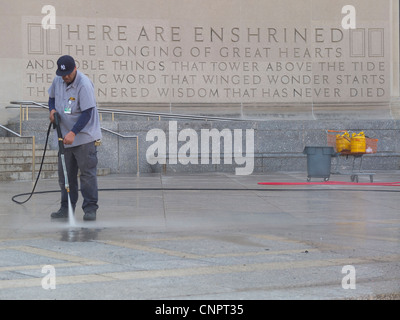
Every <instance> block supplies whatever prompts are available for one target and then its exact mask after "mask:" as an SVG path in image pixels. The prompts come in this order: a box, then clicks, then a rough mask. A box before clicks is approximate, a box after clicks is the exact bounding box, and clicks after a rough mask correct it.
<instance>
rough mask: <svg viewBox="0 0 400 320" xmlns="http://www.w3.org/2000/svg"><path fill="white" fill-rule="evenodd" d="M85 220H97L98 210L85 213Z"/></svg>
mask: <svg viewBox="0 0 400 320" xmlns="http://www.w3.org/2000/svg"><path fill="white" fill-rule="evenodd" d="M83 220H85V221H94V220H96V210H92V211H88V212H85V214H84V215H83Z"/></svg>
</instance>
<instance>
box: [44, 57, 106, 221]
mask: <svg viewBox="0 0 400 320" xmlns="http://www.w3.org/2000/svg"><path fill="white" fill-rule="evenodd" d="M57 67H58V68H57V71H56V74H57V77H55V78H54V80H53V83H52V85H51V86H50V88H49V90H48V93H49V110H50V117H49V118H50V121H51V122H54V113H56V112H57V113H58V114H59V115H60V120H61V121H60V127H61V132H62V135H63V138H64V141H63V142H64V146H65V148H64V149H65V154H64V157H65V164H66V170H67V174H68V181H69V187H70V193H69V194H70V198H71V204H72V207H73V208H74V209H75V206H76V203H77V201H78V169H79V170H80V184H81V193H82V197H83V204H82V209H83V211H84V216H83V219H84V220H96V213H97V209H98V204H97V202H98V189H97V148H96V145H97V143H96V141H97V140H100V139H101V129H100V121H99V114H98V111H97V106H96V99H95V94H94V86H93V83H92V82H91V81H90V80H89V78H88V77H87V76H85V75H84V74H83V73H81V72H80V71H79V70H77V68H76V65H75V60H74V58H72V57H71V56H68V55H65V56H62V57H60V58H59V59H58V61H57ZM58 180H59V184H60V187H61V208H60V209H59V210H58V211H57V212H53V213H52V214H51V218H55V219H56V218H64V219H65V218H68V193H67V191H66V190H65V179H64V171H63V168H62V164H61V160H60V158H59V161H58Z"/></svg>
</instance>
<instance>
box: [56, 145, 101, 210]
mask: <svg viewBox="0 0 400 320" xmlns="http://www.w3.org/2000/svg"><path fill="white" fill-rule="evenodd" d="M64 158H65V165H66V168H67V173H68V182H69V188H70V193H69V195H70V198H71V203H72V206H73V207H74V208H75V206H76V203H77V201H78V191H79V188H78V169H79V170H80V183H81V193H82V197H83V204H82V209H83V211H84V212H89V211H93V210H97V209H98V207H99V206H98V205H97V201H98V190H97V147H96V146H95V145H94V142H90V143H87V144H83V145H80V146H77V147H72V148H65V152H64ZM58 182H59V184H60V188H61V207H65V208H68V193H67V191H66V190H65V179H64V170H63V167H62V162H61V157H60V155H59V157H58Z"/></svg>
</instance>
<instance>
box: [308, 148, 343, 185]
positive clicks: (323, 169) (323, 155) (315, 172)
mask: <svg viewBox="0 0 400 320" xmlns="http://www.w3.org/2000/svg"><path fill="white" fill-rule="evenodd" d="M303 153H304V154H306V155H307V181H310V180H311V178H323V179H324V180H325V181H328V180H329V177H330V175H331V159H332V156H333V155H335V150H334V149H333V147H305V148H304V151H303Z"/></svg>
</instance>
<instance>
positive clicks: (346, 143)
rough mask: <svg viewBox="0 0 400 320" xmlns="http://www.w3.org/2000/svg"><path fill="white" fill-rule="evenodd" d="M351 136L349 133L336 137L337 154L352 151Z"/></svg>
mask: <svg viewBox="0 0 400 320" xmlns="http://www.w3.org/2000/svg"><path fill="white" fill-rule="evenodd" d="M350 140H351V139H350V135H349V133H348V132H345V133H344V134H342V135H340V134H338V135H337V136H336V151H337V152H344V151H350V150H351V143H350Z"/></svg>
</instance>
